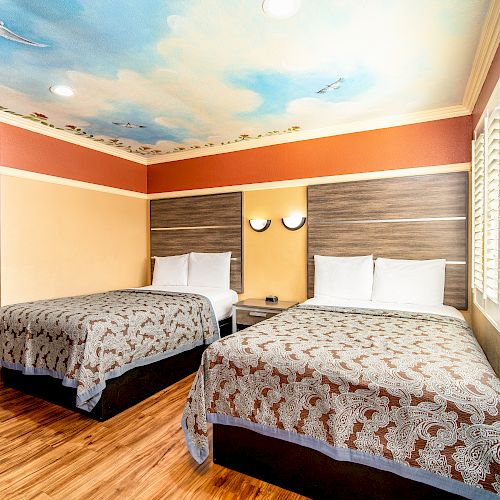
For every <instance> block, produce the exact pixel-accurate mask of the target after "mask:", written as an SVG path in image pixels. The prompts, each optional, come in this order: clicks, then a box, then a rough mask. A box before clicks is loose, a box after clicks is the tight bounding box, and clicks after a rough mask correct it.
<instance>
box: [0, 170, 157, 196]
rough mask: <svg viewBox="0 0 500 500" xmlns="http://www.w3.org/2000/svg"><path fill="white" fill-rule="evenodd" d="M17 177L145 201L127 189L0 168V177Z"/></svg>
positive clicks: (139, 194)
mask: <svg viewBox="0 0 500 500" xmlns="http://www.w3.org/2000/svg"><path fill="white" fill-rule="evenodd" d="M3 175H6V176H9V177H19V178H22V179H29V180H33V181H40V182H48V183H50V184H58V185H60V186H69V187H76V188H80V189H89V190H91V191H100V192H101V193H108V194H116V195H120V196H128V197H129V198H139V199H141V200H147V199H148V195H147V194H146V193H138V192H136V191H129V190H127V189H120V188H114V187H110V186H102V185H101V184H93V183H91V182H83V181H76V180H73V179H65V178H64V177H57V176H55V175H47V174H39V173H38V172H30V171H29V170H20V169H17V168H11V167H2V166H0V176H3Z"/></svg>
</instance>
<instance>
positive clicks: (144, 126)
mask: <svg viewBox="0 0 500 500" xmlns="http://www.w3.org/2000/svg"><path fill="white" fill-rule="evenodd" d="M113 125H118V126H119V127H124V128H146V125H136V124H135V123H130V122H127V123H120V122H113Z"/></svg>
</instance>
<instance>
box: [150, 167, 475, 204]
mask: <svg viewBox="0 0 500 500" xmlns="http://www.w3.org/2000/svg"><path fill="white" fill-rule="evenodd" d="M470 169H471V163H450V164H449V165H433V166H429V167H414V168H402V169H397V170H380V171H372V172H360V173H355V174H339V175H327V176H323V177H308V178H303V179H290V180H284V181H273V182H260V183H255V184H239V185H234V186H220V187H211V188H200V189H187V190H184V191H167V192H163V193H150V194H149V195H148V199H150V200H158V199H162V198H182V197H186V196H198V195H206V194H219V193H232V192H234V191H257V190H263V189H279V188H288V187H301V186H309V185H313V184H332V183H336V182H354V181H364V180H369V179H387V178H391V177H409V176H412V175H429V174H447V173H449V172H469V171H470Z"/></svg>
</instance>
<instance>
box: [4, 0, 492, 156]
mask: <svg viewBox="0 0 500 500" xmlns="http://www.w3.org/2000/svg"><path fill="white" fill-rule="evenodd" d="M499 1H500V0H499ZM468 114H470V110H469V109H468V108H466V107H465V106H463V105H462V104H458V105H456V106H449V107H446V108H437V109H431V110H427V111H418V112H415V113H408V114H404V115H396V116H386V117H381V118H375V119H372V120H361V121H358V122H351V123H346V124H342V125H337V126H334V127H325V128H320V129H313V130H301V131H297V132H290V133H288V134H280V135H273V136H269V137H262V138H260V139H250V140H247V141H241V142H237V143H232V144H224V145H220V146H212V147H207V148H200V149H195V150H189V151H179V152H177V153H169V154H164V155H158V156H154V157H143V156H140V155H138V154H134V153H129V152H127V151H124V150H122V149H119V148H118V147H116V146H109V145H107V144H102V143H100V142H96V141H92V140H91V139H89V138H86V137H84V136H78V135H74V134H72V133H71V132H67V131H66V130H59V129H55V128H51V127H47V126H46V125H42V124H40V123H37V122H32V121H30V120H27V119H26V118H21V117H19V116H15V115H10V114H8V113H5V112H0V122H1V123H6V124H8V125H13V126H15V127H19V128H23V129H25V130H30V131H31V132H36V133H39V134H43V135H46V136H48V137H53V138H54V139H59V140H62V141H66V142H69V143H71V144H76V145H78V146H82V147H85V148H88V149H93V150H94V151H99V152H101V153H106V154H110V155H112V156H116V157H118V158H123V159H124V160H128V161H133V162H135V163H140V164H142V165H156V164H159V163H168V162H172V161H179V160H188V159H191V158H200V157H203V156H212V155H218V154H222V153H234V152H236V151H245V150H247V149H254V148H261V147H265V146H276V145H278V144H288V143H291V142H299V141H307V140H310V139H320V138H322V137H332V136H335V135H342V134H351V133H354V132H363V131H368V130H376V129H382V128H388V127H397V126H401V125H411V124H414V123H422V122H428V121H434V120H443V119H446V118H456V117H458V116H465V115H468Z"/></svg>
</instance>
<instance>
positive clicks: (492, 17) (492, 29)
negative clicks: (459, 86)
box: [463, 0, 500, 113]
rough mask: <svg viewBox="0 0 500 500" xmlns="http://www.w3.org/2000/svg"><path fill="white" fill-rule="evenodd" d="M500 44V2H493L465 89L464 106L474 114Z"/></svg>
mask: <svg viewBox="0 0 500 500" xmlns="http://www.w3.org/2000/svg"><path fill="white" fill-rule="evenodd" d="M499 43H500V0H491V3H490V6H489V9H488V13H487V14H486V19H485V21H484V25H483V30H482V32H481V38H480V39H479V44H478V46H477V49H476V55H475V56H474V62H473V63H472V69H471V73H470V76H469V80H468V81H467V86H466V87H465V93H464V99H463V105H464V107H466V108H467V109H468V110H470V112H471V113H472V110H473V109H474V106H475V105H476V101H477V99H478V97H479V94H480V92H481V89H482V88H483V84H484V81H485V80H486V76H487V74H488V70H489V69H490V66H491V63H492V61H493V58H494V57H495V53H496V51H497V49H498V45H499Z"/></svg>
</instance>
